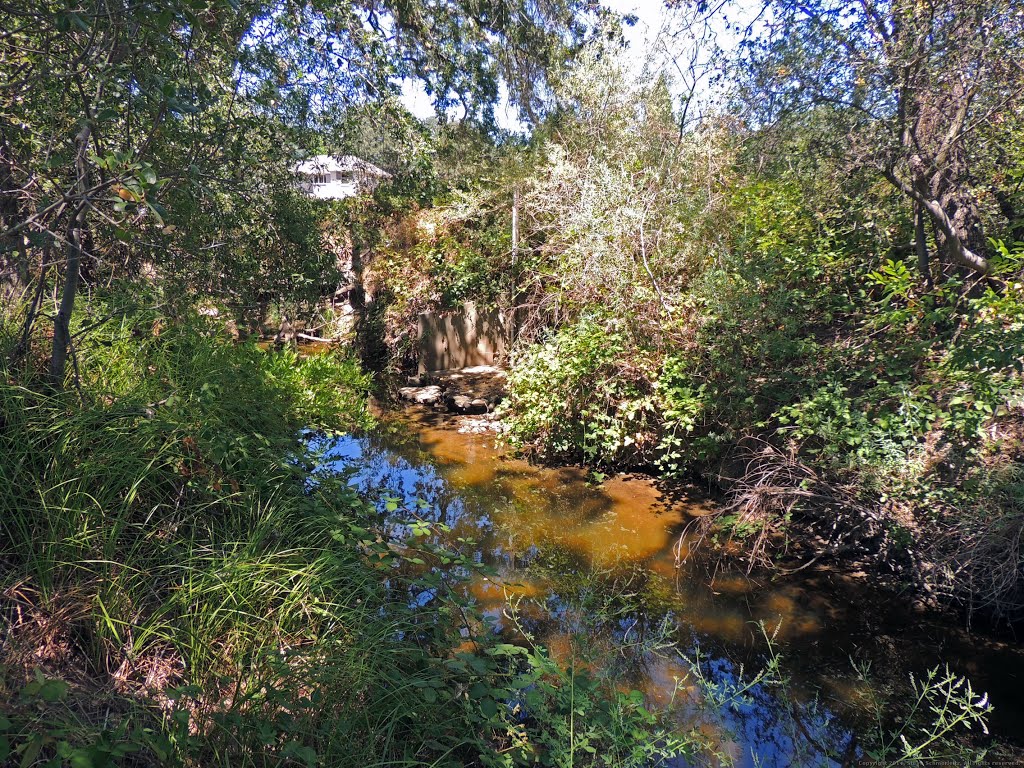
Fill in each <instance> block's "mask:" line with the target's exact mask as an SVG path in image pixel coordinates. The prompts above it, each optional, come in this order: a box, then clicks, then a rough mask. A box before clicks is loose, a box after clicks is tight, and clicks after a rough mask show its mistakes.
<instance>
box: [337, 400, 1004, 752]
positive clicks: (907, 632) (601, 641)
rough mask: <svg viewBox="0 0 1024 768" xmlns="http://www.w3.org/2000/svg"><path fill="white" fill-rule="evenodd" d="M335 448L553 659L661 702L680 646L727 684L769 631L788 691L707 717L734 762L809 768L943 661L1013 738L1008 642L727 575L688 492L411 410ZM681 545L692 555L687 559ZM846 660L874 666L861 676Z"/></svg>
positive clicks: (501, 623)
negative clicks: (441, 527) (433, 524)
mask: <svg viewBox="0 0 1024 768" xmlns="http://www.w3.org/2000/svg"><path fill="white" fill-rule="evenodd" d="M328 458H329V460H330V461H332V462H334V463H335V464H336V465H337V466H338V467H341V466H351V467H355V468H356V469H357V474H356V475H355V477H354V478H353V480H352V482H353V483H355V484H358V485H361V486H362V487H364V488H365V489H372V488H386V489H388V490H389V492H390V493H392V494H394V495H396V496H398V497H399V498H400V499H403V500H404V501H405V503H406V504H407V506H409V507H410V508H413V507H414V506H415V502H416V500H422V502H424V503H425V504H426V506H425V511H426V512H427V513H428V514H430V515H432V516H433V518H434V519H436V520H437V521H439V522H443V523H445V524H447V525H449V526H450V527H451V529H452V533H451V534H450V539H451V541H452V542H455V541H456V540H457V539H458V538H460V537H461V538H464V539H472V540H473V541H475V542H476V543H475V544H474V545H473V547H474V551H475V552H476V553H477V554H478V556H479V557H480V558H481V559H482V560H484V561H486V562H488V563H489V564H490V565H492V566H493V567H494V569H495V570H496V572H497V576H490V577H487V578H486V579H485V578H477V579H476V580H475V581H473V582H472V583H471V584H470V585H469V589H470V593H471V594H472V596H473V598H474V599H475V600H476V602H477V603H478V604H479V606H480V608H481V609H482V610H483V611H484V612H485V613H487V614H489V615H491V616H492V617H493V618H495V619H496V623H497V625H498V627H499V628H500V629H502V630H503V631H506V632H510V633H512V634H518V636H519V638H520V639H522V638H523V637H526V636H529V637H533V638H536V639H537V641H538V642H540V643H541V644H543V645H544V646H545V647H547V648H548V650H549V652H550V653H551V654H552V655H553V656H554V657H555V658H558V659H559V660H560V661H563V662H566V663H573V664H575V665H577V666H590V667H593V666H594V665H600V666H603V667H607V668H609V669H612V668H614V669H613V671H614V673H615V675H616V676H617V678H618V679H619V680H620V684H621V685H624V686H628V687H635V688H638V689H640V690H642V691H644V692H645V694H646V695H647V696H648V698H649V699H650V700H651V701H652V702H654V703H659V704H664V703H667V702H670V701H671V702H676V703H679V704H685V703H686V702H687V701H688V700H690V698H691V697H690V695H689V692H690V691H692V690H693V688H694V680H693V679H692V677H691V675H690V669H691V667H690V666H689V665H688V664H687V662H686V661H685V660H684V659H683V658H681V657H680V654H679V652H680V651H681V652H682V654H683V655H684V656H686V657H687V658H690V659H692V658H693V656H694V654H696V653H697V651H698V650H699V651H700V652H701V653H703V654H704V655H705V663H704V665H703V666H702V667H701V669H702V670H703V672H704V674H705V675H706V676H707V677H708V679H709V680H711V681H712V682H716V681H717V682H723V683H728V682H731V681H736V680H738V679H739V677H740V665H745V667H744V675H745V676H746V677H749V675H750V674H751V670H756V669H757V668H759V667H760V666H762V665H763V664H764V663H765V658H766V653H767V652H768V643H767V642H766V640H765V634H766V633H767V634H768V635H770V636H772V638H773V644H774V647H775V650H776V651H777V652H779V653H781V654H782V657H783V666H784V672H785V674H786V676H787V677H789V678H790V679H791V680H792V681H793V683H792V685H791V686H790V687H789V688H787V690H786V697H787V698H786V700H785V701H782V700H780V699H779V698H778V694H777V693H775V692H773V691H772V690H771V689H770V688H769V687H767V686H761V687H758V688H756V689H754V690H753V692H752V693H751V694H750V702H749V705H744V707H742V708H740V709H737V710H736V711H730V712H726V713H723V714H722V715H721V716H720V717H718V718H716V719H714V720H713V721H711V720H706V719H705V720H701V727H702V728H703V729H704V730H707V731H708V732H709V733H715V734H716V735H715V738H716V739H717V740H718V743H719V745H720V746H722V748H723V749H725V750H726V751H728V752H730V753H735V755H736V756H738V758H739V760H738V764H740V765H753V764H755V763H756V764H760V765H777V766H788V765H799V764H808V765H810V764H819V763H820V762H821V760H822V759H823V758H822V757H821V754H820V752H819V751H816V747H815V746H814V744H818V745H821V744H822V743H827V744H828V745H830V747H831V748H834V749H836V750H837V751H842V750H843V749H845V746H844V745H847V744H849V742H850V740H851V739H853V738H854V734H855V732H856V731H857V730H858V728H861V727H863V725H864V723H865V722H866V720H865V718H866V717H867V713H868V712H869V711H870V704H871V700H872V696H876V695H877V696H882V695H884V694H885V692H886V691H887V690H888V689H890V688H891V689H892V690H899V689H900V686H901V685H902V684H903V681H906V680H907V679H908V675H909V673H911V672H914V673H917V674H922V673H923V672H924V671H925V670H926V669H927V668H929V667H931V666H934V665H936V664H939V663H944V662H948V663H950V664H951V665H952V666H953V667H954V668H955V669H957V670H958V671H960V672H961V673H963V674H969V675H970V676H971V678H972V680H973V682H974V683H975V687H976V688H977V689H980V690H988V691H989V692H990V694H991V698H992V699H993V700H994V701H995V703H996V714H995V715H994V718H993V726H994V730H995V732H996V733H997V734H998V735H999V736H1001V737H1002V738H1004V739H1016V738H1024V733H1021V732H1019V731H1018V728H1017V723H1019V722H1024V706H1022V702H1021V699H1022V694H1021V690H1024V688H1022V684H1024V654H1022V653H1021V650H1020V648H1019V647H1017V646H1015V645H1013V644H1011V643H1005V642H997V641H992V640H987V641H985V642H981V641H980V640H979V639H978V638H977V637H974V636H972V635H970V634H969V633H967V632H965V631H963V630H961V629H960V628H958V627H956V626H954V627H950V626H949V625H948V620H947V621H946V622H943V621H942V620H940V619H938V618H937V617H930V616H927V615H922V614H919V613H915V612H913V611H910V610H909V609H906V608H903V607H900V606H899V605H890V604H888V603H887V602H886V600H887V598H883V597H880V596H879V595H878V594H875V593H873V592H872V591H871V590H870V585H867V584H864V583H863V582H861V581H856V580H851V579H849V578H846V577H844V576H842V575H841V574H839V573H833V572H830V571H828V570H826V569H819V570H816V571H809V572H805V573H802V574H800V575H798V576H792V577H789V578H775V577H774V576H773V575H772V574H770V573H755V574H753V575H747V574H746V573H745V572H743V571H742V570H729V569H723V568H721V567H719V566H718V565H716V563H715V562H714V561H713V560H711V559H710V558H708V557H706V556H705V555H706V553H705V552H704V551H703V550H706V549H707V548H708V543H707V542H704V543H700V542H698V541H696V540H691V539H688V538H687V536H686V534H685V532H684V529H685V526H686V524H687V523H688V522H690V521H691V520H693V519H694V518H695V517H699V516H705V515H707V514H708V513H709V511H712V510H713V506H714V505H713V502H711V501H709V500H708V498H707V497H706V496H704V495H703V494H701V493H700V492H699V490H697V489H695V488H674V489H672V493H671V494H667V493H666V491H665V489H664V488H663V487H661V486H659V484H658V483H656V482H655V481H654V480H652V479H650V478H647V477H641V476H623V475H616V476H613V477H610V478H607V479H604V480H603V482H600V483H597V482H593V478H592V477H590V476H588V473H587V471H586V470H584V469H581V468H577V467H566V468H543V467H537V466H533V465H530V464H528V463H526V462H524V461H521V460H518V459H514V458H511V457H509V456H507V455H506V454H505V453H503V452H502V451H501V450H499V449H498V448H496V447H495V445H494V441H493V438H492V437H491V436H489V435H481V434H467V433H461V432H459V431H458V429H457V428H456V423H455V422H452V421H449V420H447V419H446V418H445V417H442V416H439V415H437V414H434V413H432V412H430V411H427V410H416V409H413V410H409V411H406V412H403V413H400V414H390V415H385V418H384V420H383V425H382V427H381V428H380V429H379V430H378V431H377V432H375V433H374V434H372V435H368V436H365V437H361V438H352V437H348V438H338V439H336V440H335V442H334V443H333V444H332V446H331V448H330V451H329V452H328ZM676 545H678V550H674V546H676ZM676 551H680V552H682V553H683V554H687V555H689V557H687V558H686V563H685V564H684V565H682V566H680V565H679V563H677V559H676V554H675V552H676ZM762 627H763V629H762ZM668 641H671V642H673V643H675V644H676V647H677V649H678V650H674V649H672V648H668V647H667V646H666V643H667V642H668ZM853 662H856V663H857V665H858V667H859V668H860V669H864V668H866V667H870V670H871V674H870V675H869V676H868V677H867V679H866V680H865V679H863V676H862V675H859V674H858V672H857V671H856V670H855V668H854V664H853ZM812 694H817V696H819V697H820V699H819V700H818V701H817V703H815V701H814V699H813V696H812ZM683 709H684V710H685V709H686V708H685V706H684V707H683ZM686 711H687V712H688V713H689V714H688V715H687V716H690V717H693V713H692V711H690V710H686ZM794 722H797V723H798V724H799V726H800V728H799V729H798V730H801V731H802V732H803V733H804V735H800V734H797V733H795V732H791V731H793V728H794ZM691 724H692V723H691ZM804 742H806V743H804ZM801 750H803V751H801ZM804 752H806V753H807V754H806V755H804ZM800 755H804V756H803V757H800ZM807 755H810V757H807ZM798 758H799V759H798ZM805 759H806V761H807V762H801V760H805Z"/></svg>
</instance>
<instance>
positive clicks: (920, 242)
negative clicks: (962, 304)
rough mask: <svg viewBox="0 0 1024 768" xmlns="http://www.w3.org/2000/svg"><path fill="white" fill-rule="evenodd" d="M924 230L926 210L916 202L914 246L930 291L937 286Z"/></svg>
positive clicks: (918, 262) (919, 265)
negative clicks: (933, 276)
mask: <svg viewBox="0 0 1024 768" xmlns="http://www.w3.org/2000/svg"><path fill="white" fill-rule="evenodd" d="M926 237H927V236H926V235H925V232H924V211H923V210H921V204H920V203H914V246H915V248H916V249H917V268H918V269H919V270H921V276H922V277H924V283H925V285H926V286H927V287H928V290H929V291H930V290H931V289H932V288H934V287H935V282H934V281H933V280H932V271H931V263H930V261H929V258H928V240H927V239H926Z"/></svg>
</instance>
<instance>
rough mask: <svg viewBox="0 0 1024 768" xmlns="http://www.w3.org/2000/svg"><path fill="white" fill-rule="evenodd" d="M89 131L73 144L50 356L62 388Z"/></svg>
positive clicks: (78, 261) (78, 259)
mask: <svg viewBox="0 0 1024 768" xmlns="http://www.w3.org/2000/svg"><path fill="white" fill-rule="evenodd" d="M91 132H92V131H91V128H90V126H89V124H88V123H86V125H85V127H84V128H82V130H81V131H79V133H78V136H77V137H76V139H75V141H76V143H77V145H78V154H77V157H76V158H75V168H76V170H77V173H78V184H77V186H78V195H79V200H78V206H77V207H76V208H75V210H74V213H73V214H72V215H71V220H70V221H69V222H68V228H67V259H66V261H65V265H64V289H63V291H62V293H61V297H60V308H59V310H58V311H57V317H56V318H55V319H54V321H53V352H52V353H51V355H50V379H51V380H52V382H53V384H54V386H56V387H58V388H60V387H62V386H63V385H64V369H65V368H66V367H67V361H68V350H69V349H70V347H71V332H70V330H69V327H70V324H71V313H72V312H73V311H74V308H75V295H76V294H77V293H78V276H79V270H80V269H81V266H82V240H83V239H84V235H85V223H86V218H87V212H88V208H89V200H88V198H87V197H86V190H88V188H89V165H88V161H87V160H86V152H87V151H88V148H89V136H90V134H91Z"/></svg>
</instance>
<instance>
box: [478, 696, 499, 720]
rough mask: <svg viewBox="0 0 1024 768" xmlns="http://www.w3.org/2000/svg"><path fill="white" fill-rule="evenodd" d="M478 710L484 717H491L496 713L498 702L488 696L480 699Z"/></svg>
mask: <svg viewBox="0 0 1024 768" xmlns="http://www.w3.org/2000/svg"><path fill="white" fill-rule="evenodd" d="M480 711H481V712H483V714H484V716H485V717H488V718H491V717H494V716H495V715H497V714H498V703H497V702H496V701H495V700H494V699H492V698H490V697H488V698H485V699H482V700H481V701H480Z"/></svg>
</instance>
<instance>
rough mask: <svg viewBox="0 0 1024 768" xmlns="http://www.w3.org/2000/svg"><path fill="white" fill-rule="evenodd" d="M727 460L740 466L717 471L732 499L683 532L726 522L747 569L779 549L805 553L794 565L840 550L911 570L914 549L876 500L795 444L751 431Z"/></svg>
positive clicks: (702, 532)
mask: <svg viewBox="0 0 1024 768" xmlns="http://www.w3.org/2000/svg"><path fill="white" fill-rule="evenodd" d="M727 464H728V465H730V466H732V467H733V468H734V469H735V470H738V471H735V472H733V473H730V474H734V475H735V476H732V477H724V476H720V477H718V478H717V479H718V480H719V482H720V484H722V485H725V486H726V487H727V496H726V503H725V504H724V505H723V506H722V508H721V509H720V510H719V511H718V512H717V513H716V514H714V515H710V516H706V517H701V518H698V519H696V520H694V521H693V523H691V524H690V526H688V530H687V531H684V533H683V536H684V537H686V536H690V537H692V536H693V535H694V534H696V535H697V536H698V538H699V539H700V538H703V537H704V536H706V535H707V534H708V533H709V532H710V531H711V530H712V529H714V528H716V527H720V526H721V524H722V523H723V522H728V523H729V528H730V529H731V530H732V531H733V533H732V534H730V537H731V543H734V544H735V543H739V544H741V545H742V547H743V549H744V552H743V556H744V557H745V559H746V560H747V562H748V569H752V568H753V567H755V566H756V565H759V564H767V563H768V562H770V561H771V559H772V558H777V557H778V556H779V555H781V556H783V557H785V556H787V555H794V556H799V557H803V558H805V562H803V564H801V565H799V566H797V567H796V568H791V569H787V570H788V572H790V573H792V572H795V571H797V570H802V569H803V568H806V567H808V566H810V565H812V564H813V563H815V562H818V561H819V560H820V559H822V558H831V557H840V556H842V557H846V558H855V559H857V560H859V561H861V562H863V563H864V564H871V565H872V566H876V567H879V568H880V569H881V570H884V571H889V572H892V571H905V570H906V566H907V565H908V563H907V560H908V559H909V560H911V561H913V559H914V552H913V551H912V550H911V549H910V548H908V547H906V546H899V545H897V543H896V541H895V540H894V538H895V537H894V535H893V532H894V526H893V525H892V524H891V523H889V522H888V521H887V519H886V518H885V517H884V516H883V514H882V512H881V510H880V509H879V508H878V507H877V505H874V504H872V503H870V502H869V501H865V500H864V499H863V498H861V497H860V496H859V495H858V494H857V493H856V492H855V491H854V490H853V489H852V488H849V487H846V486H843V485H840V484H837V483H834V482H831V481H829V480H828V479H826V478H824V477H822V476H821V475H820V474H819V473H818V472H816V471H815V470H814V469H812V468H811V467H809V466H808V465H807V464H805V463H803V462H802V461H800V459H799V458H798V456H797V454H796V451H795V450H790V451H789V452H784V451H782V450H781V449H779V448H778V447H777V446H775V445H772V444H771V443H769V442H767V441H766V440H763V439H761V438H746V439H745V440H743V441H742V442H741V443H740V444H739V446H738V447H737V448H736V450H735V452H734V454H733V456H732V458H731V460H730V461H729V462H727ZM737 532H739V533H740V535H742V536H743V538H742V541H738V540H737ZM743 534H745V535H743ZM690 549H691V550H692V549H693V545H692V544H691V546H690ZM728 549H729V548H727V550H728ZM680 551H681V550H680Z"/></svg>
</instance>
